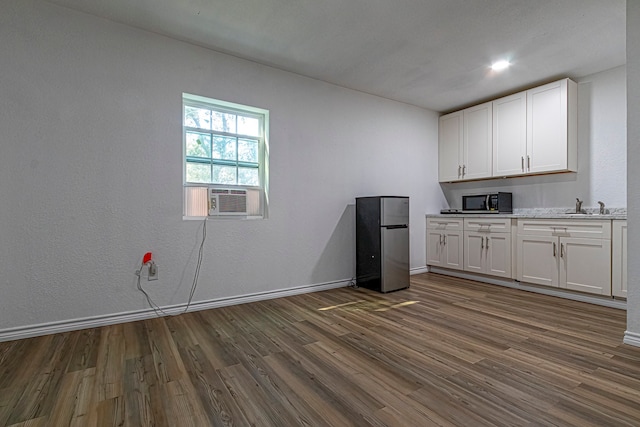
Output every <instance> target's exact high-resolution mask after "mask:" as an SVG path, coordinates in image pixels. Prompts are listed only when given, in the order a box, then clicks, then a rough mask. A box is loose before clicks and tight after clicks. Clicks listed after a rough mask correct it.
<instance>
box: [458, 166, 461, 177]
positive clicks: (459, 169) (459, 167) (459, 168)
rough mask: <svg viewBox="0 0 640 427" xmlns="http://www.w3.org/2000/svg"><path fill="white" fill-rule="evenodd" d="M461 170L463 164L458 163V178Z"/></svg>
mask: <svg viewBox="0 0 640 427" xmlns="http://www.w3.org/2000/svg"><path fill="white" fill-rule="evenodd" d="M460 171H462V166H460V165H458V178H460Z"/></svg>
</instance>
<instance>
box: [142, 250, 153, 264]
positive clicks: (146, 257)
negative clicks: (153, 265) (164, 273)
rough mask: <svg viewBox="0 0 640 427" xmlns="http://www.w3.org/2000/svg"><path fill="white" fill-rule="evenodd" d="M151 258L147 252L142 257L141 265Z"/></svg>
mask: <svg viewBox="0 0 640 427" xmlns="http://www.w3.org/2000/svg"><path fill="white" fill-rule="evenodd" d="M151 256H152V255H151V252H147V253H146V254H144V256H143V257H142V263H143V264H146V263H148V262H149V261H151Z"/></svg>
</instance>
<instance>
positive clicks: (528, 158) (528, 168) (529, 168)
mask: <svg viewBox="0 0 640 427" xmlns="http://www.w3.org/2000/svg"><path fill="white" fill-rule="evenodd" d="M527 170H528V171H530V170H531V157H529V155H527Z"/></svg>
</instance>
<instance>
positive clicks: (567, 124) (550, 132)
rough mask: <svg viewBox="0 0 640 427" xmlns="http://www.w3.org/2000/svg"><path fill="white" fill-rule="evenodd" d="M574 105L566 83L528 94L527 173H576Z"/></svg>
mask: <svg viewBox="0 0 640 427" xmlns="http://www.w3.org/2000/svg"><path fill="white" fill-rule="evenodd" d="M577 102H578V96H577V84H576V83H575V82H573V81H571V80H569V79H564V80H560V81H558V82H554V83H549V84H547V85H544V86H540V87H537V88H534V89H530V90H528V91H527V159H526V168H527V169H526V172H527V173H543V172H561V171H576V170H577V166H578V164H577V163H578V162H577V160H578V156H577V153H578V138H577V111H576V110H577Z"/></svg>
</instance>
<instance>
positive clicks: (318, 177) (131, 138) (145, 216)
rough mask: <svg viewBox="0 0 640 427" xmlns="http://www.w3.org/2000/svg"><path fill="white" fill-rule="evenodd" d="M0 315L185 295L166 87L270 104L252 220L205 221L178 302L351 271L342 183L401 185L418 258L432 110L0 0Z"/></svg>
mask: <svg viewBox="0 0 640 427" xmlns="http://www.w3.org/2000/svg"><path fill="white" fill-rule="evenodd" d="M0 40H2V43H0V57H2V58H3V61H2V65H0V68H1V72H0V99H2V102H1V103H0V200H1V203H0V289H1V292H2V297H1V298H0V330H2V329H6V328H12V327H21V326H27V325H34V324H39V323H46V322H51V321H59V320H67V319H76V318H84V317H87V316H93V315H104V314H112V313H122V312H127V311H133V310H139V309H144V308H146V307H147V305H146V302H145V301H144V298H143V297H142V295H140V294H139V293H138V292H137V291H136V290H135V280H134V279H135V276H134V274H133V273H134V270H135V269H136V267H137V265H138V263H139V262H140V258H141V257H142V254H143V253H144V252H146V251H148V250H152V251H153V252H154V254H155V257H156V260H157V262H158V264H159V268H160V270H159V276H160V280H158V281H157V282H149V283H146V284H147V286H148V288H149V290H150V291H151V294H152V296H153V297H154V299H155V300H156V301H157V302H158V303H159V304H161V305H169V304H179V303H184V302H186V300H187V296H188V292H189V287H190V285H191V280H192V277H193V272H194V267H195V258H196V255H197V245H198V242H199V239H200V231H201V227H202V224H201V222H195V221H183V220H182V164H181V162H182V154H181V153H182V148H181V144H182V138H181V95H182V92H188V93H194V94H199V95H203V96H207V97H212V98H218V99H223V100H227V101H232V102H237V103H242V104H248V105H254V106H257V107H261V108H266V109H268V110H270V112H271V180H270V181H271V194H270V201H271V205H270V218H269V219H268V220H259V221H231V222H229V221H226V222H221V221H217V222H216V221H210V222H209V223H208V240H207V244H206V246H205V259H204V265H203V267H202V271H201V274H200V283H199V288H198V291H197V292H196V294H195V300H196V301H202V300H209V299H215V298H221V297H229V296H237V295H245V294H251V293H255V292H262V291H269V290H275V289H285V288H290V287H297V286H304V285H309V284H315V283H323V282H328V281H334V280H343V279H349V278H350V277H352V276H353V275H354V261H353V259H354V254H353V252H354V244H353V237H354V236H353V234H354V232H353V225H354V224H353V221H354V220H353V218H354V212H353V204H354V202H355V201H354V197H356V196H363V195H375V194H398V195H407V196H410V197H411V221H412V226H411V267H412V268H420V267H423V266H424V265H425V244H424V234H425V229H424V227H425V226H424V213H425V212H435V211H438V210H439V209H440V208H441V207H444V206H445V200H444V196H443V194H442V191H441V189H440V188H439V186H438V185H437V183H436V182H437V154H436V153H437V115H436V114H435V113H433V112H429V111H426V110H422V109H419V108H415V107H412V106H408V105H404V104H400V103H396V102H391V101H388V100H385V99H381V98H377V97H373V96H369V95H366V94H362V93H359V92H354V91H350V90H346V89H343V88H339V87H336V86H332V85H328V84H325V83H322V82H319V81H316V80H313V79H308V78H304V77H301V76H298V75H294V74H290V73H285V72H281V71H278V70H275V69H272V68H269V67H264V66H260V65H257V64H255V63H251V62H247V61H243V60H240V59H237V58H234V57H231V56H226V55H222V54H218V53H215V52H212V51H209V50H206V49H203V48H200V47H196V46H193V45H189V44H185V43H182V42H178V41H175V40H172V39H169V38H165V37H161V36H158V35H155V34H150V33H146V32H143V31H139V30H136V29H133V28H129V27H126V26H123V25H120V24H116V23H113V22H110V21H106V20H102V19H98V18H94V17H92V16H89V15H84V14H81V13H76V12H72V11H69V10H66V9H64V8H60V7H57V6H54V5H51V4H49V3H44V2H40V1H32V0H7V1H3V2H0Z"/></svg>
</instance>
